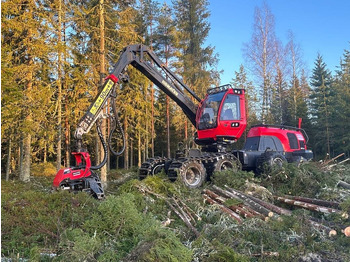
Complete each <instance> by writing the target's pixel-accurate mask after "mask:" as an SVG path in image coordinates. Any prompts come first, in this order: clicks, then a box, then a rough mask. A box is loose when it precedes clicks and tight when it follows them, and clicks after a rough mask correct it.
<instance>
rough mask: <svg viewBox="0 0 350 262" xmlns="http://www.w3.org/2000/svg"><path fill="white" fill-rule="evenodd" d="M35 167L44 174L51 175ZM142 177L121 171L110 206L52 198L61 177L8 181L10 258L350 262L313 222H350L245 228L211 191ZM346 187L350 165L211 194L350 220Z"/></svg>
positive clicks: (300, 221)
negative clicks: (187, 220) (307, 200)
mask: <svg viewBox="0 0 350 262" xmlns="http://www.w3.org/2000/svg"><path fill="white" fill-rule="evenodd" d="M36 168H37V169H38V170H36V171H35V172H38V173H41V170H40V168H42V169H44V168H45V166H42V167H40V166H38V167H36ZM136 178H137V173H136V170H112V171H111V172H110V173H109V181H110V183H109V184H108V188H107V190H106V194H107V196H106V198H105V200H103V201H98V200H95V199H93V198H91V197H90V196H89V195H87V194H86V193H79V194H71V193H69V192H65V191H60V192H54V193H53V192H51V182H52V180H53V177H52V176H48V177H45V176H38V175H36V174H35V173H34V176H33V177H32V178H31V182H29V183H22V182H19V181H18V180H16V179H15V180H11V181H8V182H6V181H4V180H2V184H1V255H2V257H3V258H4V257H6V258H9V259H12V261H17V260H19V258H24V259H28V261H350V237H346V236H345V235H344V234H342V233H341V232H339V234H337V235H336V236H333V237H329V236H328V235H327V234H326V233H325V232H323V231H322V230H320V229H318V228H315V227H313V226H310V224H308V223H307V222H306V220H307V218H308V217H309V216H311V215H312V216H315V217H317V218H318V219H321V220H323V221H325V222H327V223H334V224H337V225H338V224H344V225H347V226H349V225H350V220H349V219H345V218H342V217H340V216H339V215H320V214H316V213H313V212H311V211H306V210H302V209H299V208H292V209H291V210H292V211H293V215H292V216H290V217H281V219H276V220H274V219H271V220H269V221H267V222H266V221H263V220H261V219H257V218H251V219H245V220H244V221H243V223H241V224H238V223H237V222H236V221H235V220H233V219H232V218H230V217H229V216H227V215H226V214H225V213H223V212H222V211H221V210H220V209H219V208H217V207H215V206H212V205H208V204H206V203H204V201H203V198H202V195H201V190H202V189H203V188H201V189H191V190H190V189H188V188H185V187H184V186H183V185H182V184H181V183H180V182H175V183H171V182H169V181H168V180H167V179H166V177H165V175H164V174H160V175H159V176H154V177H148V178H146V179H145V180H142V181H139V180H137V179H136ZM340 179H341V180H343V181H346V182H348V183H349V182H350V167H349V166H339V167H336V168H334V169H332V170H325V169H324V168H322V167H320V165H319V164H316V163H311V164H306V165H302V166H300V167H296V166H293V165H287V166H284V167H283V168H282V169H281V170H276V171H273V172H272V173H269V174H265V175H262V176H261V177H258V178H257V177H254V174H252V173H247V172H238V173H232V172H231V171H225V172H220V173H216V174H215V175H214V177H213V178H212V181H210V182H208V183H207V184H206V185H205V186H204V188H205V187H208V188H210V187H211V185H213V184H215V185H217V186H223V185H225V184H226V185H228V186H230V187H233V188H236V189H239V190H242V191H245V190H250V191H254V193H255V194H256V196H258V197H260V198H263V199H265V200H267V201H270V202H272V201H273V198H272V197H271V196H272V195H285V194H290V195H297V196H306V197H316V198H321V199H325V200H333V201H339V202H342V204H341V208H342V209H343V211H344V212H348V213H350V212H349V211H350V192H349V190H345V189H341V188H338V187H336V184H337V182H338V181H339V180H340ZM142 188H147V189H148V190H150V191H152V192H153V193H154V194H153V195H152V194H149V193H147V192H145V191H143V190H142ZM166 199H177V200H179V201H180V200H181V201H182V202H183V203H185V204H186V206H187V207H188V208H189V209H191V210H193V211H194V213H195V214H196V217H194V220H195V221H193V222H192V224H193V225H194V227H195V228H196V230H197V231H198V232H199V237H196V236H195V234H193V232H192V231H191V230H190V229H189V228H188V227H187V226H186V225H185V224H184V222H183V221H182V220H181V219H179V217H178V216H176V214H175V213H174V212H173V211H171V209H170V208H169V206H168V205H167V203H166ZM231 204H232V203H231ZM281 206H283V205H281ZM284 207H287V206H284ZM288 208H290V207H288ZM166 222H168V223H166ZM312 259H314V260H312Z"/></svg>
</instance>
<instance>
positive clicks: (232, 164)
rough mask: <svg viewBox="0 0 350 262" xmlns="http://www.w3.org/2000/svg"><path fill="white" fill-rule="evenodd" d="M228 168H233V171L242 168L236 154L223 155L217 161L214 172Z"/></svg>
mask: <svg viewBox="0 0 350 262" xmlns="http://www.w3.org/2000/svg"><path fill="white" fill-rule="evenodd" d="M227 169H232V170H233V171H239V170H241V164H240V162H239V160H238V159H237V158H236V157H235V156H233V155H223V157H222V158H221V159H219V160H218V161H217V162H216V163H215V167H214V172H216V171H224V170H227Z"/></svg>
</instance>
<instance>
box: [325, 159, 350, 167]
mask: <svg viewBox="0 0 350 262" xmlns="http://www.w3.org/2000/svg"><path fill="white" fill-rule="evenodd" d="M349 160H350V158H347V159H345V160H343V161H340V162H339V163H336V164H333V165H329V166H328V168H332V167H334V166H337V165H341V164H344V163H345V162H347V161H349Z"/></svg>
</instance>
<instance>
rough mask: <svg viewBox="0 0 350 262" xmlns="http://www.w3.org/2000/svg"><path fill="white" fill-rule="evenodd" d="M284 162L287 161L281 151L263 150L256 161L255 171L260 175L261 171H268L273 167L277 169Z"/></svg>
mask: <svg viewBox="0 0 350 262" xmlns="http://www.w3.org/2000/svg"><path fill="white" fill-rule="evenodd" d="M285 162H287V159H286V158H285V156H283V155H282V154H281V153H278V152H270V151H269V152H265V153H263V154H261V156H260V157H258V159H257V161H256V172H257V174H259V175H261V174H263V173H270V172H272V171H273V170H275V169H277V170H279V169H281V168H282V166H283V163H285Z"/></svg>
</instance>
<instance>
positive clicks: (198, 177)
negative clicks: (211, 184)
mask: <svg viewBox="0 0 350 262" xmlns="http://www.w3.org/2000/svg"><path fill="white" fill-rule="evenodd" d="M178 177H181V179H182V181H183V183H184V184H185V185H186V186H187V187H189V188H198V187H200V186H202V185H203V183H204V182H205V181H206V179H207V173H206V171H205V168H204V166H203V164H202V163H200V162H198V161H195V160H189V161H187V162H185V163H184V164H183V165H182V166H181V168H180V169H179V173H178Z"/></svg>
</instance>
